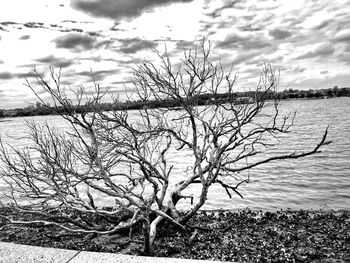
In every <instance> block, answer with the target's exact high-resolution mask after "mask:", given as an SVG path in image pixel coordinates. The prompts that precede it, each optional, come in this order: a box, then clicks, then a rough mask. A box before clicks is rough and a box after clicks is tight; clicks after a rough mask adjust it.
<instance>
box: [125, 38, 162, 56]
mask: <svg viewBox="0 0 350 263" xmlns="http://www.w3.org/2000/svg"><path fill="white" fill-rule="evenodd" d="M120 41H121V42H122V46H121V47H120V48H119V51H120V52H122V53H124V54H134V53H136V52H138V51H141V50H144V49H152V48H156V46H157V43H156V42H154V41H149V40H142V39H140V38H128V39H122V40H120Z"/></svg>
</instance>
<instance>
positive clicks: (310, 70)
mask: <svg viewBox="0 0 350 263" xmlns="http://www.w3.org/2000/svg"><path fill="white" fill-rule="evenodd" d="M349 25H350V1H345V0H344V1H342V0H337V1H327V0H323V1H321V0H319V1H317V0H289V1H288V0H280V1H277V0H260V1H257V0H254V1H253V0H246V1H243V0H242V1H240V0H237V1H229V0H193V1H191V0H30V1H29V0H1V1H0V108H15V107H23V106H28V105H30V103H33V102H35V101H36V99H35V98H34V97H33V95H32V93H31V91H30V90H29V89H28V88H27V87H25V86H24V85H23V84H24V83H25V78H27V79H28V80H30V79H31V76H32V73H31V71H32V69H33V66H34V65H35V66H36V68H37V69H38V70H39V71H41V72H45V71H47V70H48V68H49V66H50V65H51V66H53V67H55V68H60V67H61V68H62V80H63V83H65V84H67V85H68V84H69V85H71V86H72V87H77V86H79V85H80V84H83V85H85V86H87V87H89V85H90V84H91V83H90V81H91V77H90V70H92V71H93V73H94V77H95V79H96V81H98V82H99V83H100V84H102V85H103V86H109V87H110V88H111V90H112V91H113V92H115V93H116V94H120V95H122V94H123V92H124V88H123V85H122V84H121V83H123V82H126V83H127V82H128V81H130V77H131V69H132V68H133V67H134V66H135V64H136V63H137V62H138V61H140V60H142V59H145V58H151V59H152V58H153V57H154V50H155V49H157V50H159V51H164V47H165V46H166V47H167V50H168V52H169V54H170V55H171V57H172V58H173V59H174V62H175V63H176V61H177V60H179V59H180V58H181V56H182V55H183V49H184V48H188V47H191V46H193V45H194V44H195V43H196V42H198V41H199V40H201V39H203V38H206V39H209V40H210V41H211V42H212V43H213V59H214V60H215V59H221V61H222V63H223V64H224V65H230V63H232V62H233V63H234V71H235V72H236V73H237V74H238V76H239V79H238V83H237V88H248V89H249V88H253V87H254V85H255V84H256V82H257V77H258V75H259V70H260V68H261V66H262V64H263V63H264V62H268V63H271V64H272V66H273V67H275V68H277V69H279V70H280V72H281V85H280V86H281V87H280V88H281V89H285V88H293V89H310V88H311V89H318V88H330V87H333V86H334V85H338V86H339V87H343V86H350V26H349Z"/></svg>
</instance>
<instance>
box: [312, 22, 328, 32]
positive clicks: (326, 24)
mask: <svg viewBox="0 0 350 263" xmlns="http://www.w3.org/2000/svg"><path fill="white" fill-rule="evenodd" d="M328 24H329V21H328V20H326V21H323V22H322V23H320V24H319V25H317V26H315V29H316V30H320V29H322V28H324V27H326V26H328Z"/></svg>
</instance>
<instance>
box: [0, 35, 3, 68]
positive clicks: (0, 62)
mask: <svg viewBox="0 0 350 263" xmlns="http://www.w3.org/2000/svg"><path fill="white" fill-rule="evenodd" d="M0 40H1V37H0ZM0 64H4V61H2V60H1V59H0Z"/></svg>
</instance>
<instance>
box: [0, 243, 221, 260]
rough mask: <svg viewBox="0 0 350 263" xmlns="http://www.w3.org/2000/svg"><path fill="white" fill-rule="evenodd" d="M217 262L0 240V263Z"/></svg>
mask: <svg viewBox="0 0 350 263" xmlns="http://www.w3.org/2000/svg"><path fill="white" fill-rule="evenodd" d="M34 262H35V263H81V262H84V263H85V262H86V263H100V262H103V263H112V262H113V263H124V262H128V263H160V262H166V263H186V262H188V263H215V262H216V263H219V261H208V260H189V259H175V258H157V257H139V256H129V255H122V254H116V253H99V252H87V251H76V250H67V249H57V248H47V247H34V246H27V245H18V244H13V243H4V242H0V263H34Z"/></svg>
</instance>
